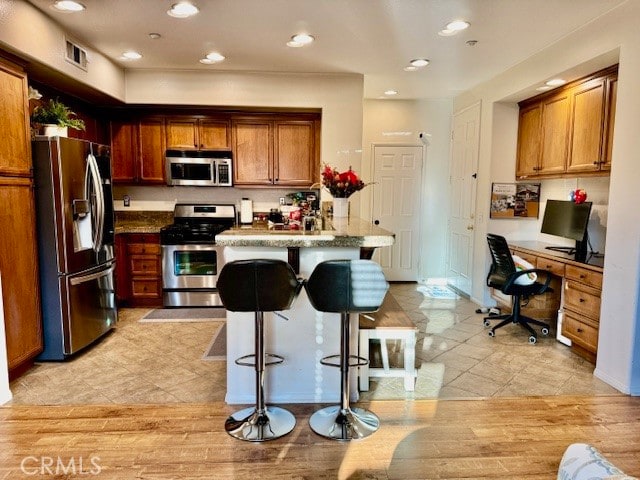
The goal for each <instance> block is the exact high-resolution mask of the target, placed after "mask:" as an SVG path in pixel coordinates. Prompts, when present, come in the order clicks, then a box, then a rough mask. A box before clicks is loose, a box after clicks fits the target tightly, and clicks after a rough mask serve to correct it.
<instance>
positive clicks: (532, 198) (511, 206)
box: [490, 183, 540, 218]
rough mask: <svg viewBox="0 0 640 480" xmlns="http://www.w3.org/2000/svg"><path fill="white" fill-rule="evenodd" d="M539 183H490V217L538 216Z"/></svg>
mask: <svg viewBox="0 0 640 480" xmlns="http://www.w3.org/2000/svg"><path fill="white" fill-rule="evenodd" d="M539 212H540V184H539V183H492V184H491V209H490V217H491V218H538V214H539Z"/></svg>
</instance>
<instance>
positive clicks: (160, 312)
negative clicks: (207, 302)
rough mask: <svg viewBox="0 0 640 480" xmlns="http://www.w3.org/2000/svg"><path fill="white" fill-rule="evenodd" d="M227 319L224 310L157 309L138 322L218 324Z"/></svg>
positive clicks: (207, 308) (206, 308)
mask: <svg viewBox="0 0 640 480" xmlns="http://www.w3.org/2000/svg"><path fill="white" fill-rule="evenodd" d="M226 317H227V311H226V310H225V309H224V308H221V307H220V308H209V307H205V308H157V309H155V310H151V311H150V312H149V313H147V314H146V315H145V316H144V317H142V318H141V319H140V320H139V321H140V322H143V323H145V322H149V323H152V322H219V321H220V320H224V319H225V318H226Z"/></svg>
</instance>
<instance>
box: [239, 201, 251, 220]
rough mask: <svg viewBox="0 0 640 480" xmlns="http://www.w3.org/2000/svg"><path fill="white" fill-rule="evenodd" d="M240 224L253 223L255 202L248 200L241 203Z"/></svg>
mask: <svg viewBox="0 0 640 480" xmlns="http://www.w3.org/2000/svg"><path fill="white" fill-rule="evenodd" d="M240 223H244V224H249V223H253V202H252V201H251V200H249V199H248V198H243V199H242V200H241V201H240Z"/></svg>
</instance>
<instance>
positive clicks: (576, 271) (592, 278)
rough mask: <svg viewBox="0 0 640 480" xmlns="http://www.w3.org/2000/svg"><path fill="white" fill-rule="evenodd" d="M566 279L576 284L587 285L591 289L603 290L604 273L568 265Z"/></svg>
mask: <svg viewBox="0 0 640 480" xmlns="http://www.w3.org/2000/svg"><path fill="white" fill-rule="evenodd" d="M566 277H567V278H568V279H570V280H575V281H576V282H580V283H585V284H587V285H589V286H590V287H593V288H597V289H598V290H602V273H600V272H594V271H593V270H587V269H585V268H580V267H576V266H574V265H567V268H566Z"/></svg>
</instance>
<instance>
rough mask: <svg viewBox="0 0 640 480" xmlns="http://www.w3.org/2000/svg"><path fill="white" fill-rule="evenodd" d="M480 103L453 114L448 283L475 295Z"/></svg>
mask: <svg viewBox="0 0 640 480" xmlns="http://www.w3.org/2000/svg"><path fill="white" fill-rule="evenodd" d="M479 145H480V103H477V104H475V105H473V106H471V107H469V108H467V109H465V110H463V111H461V112H459V113H457V114H455V115H454V117H453V132H452V148H451V170H450V182H451V202H450V208H451V210H450V212H451V213H450V218H449V232H448V233H449V235H448V237H449V238H448V245H447V283H448V284H449V285H451V286H453V287H455V288H457V289H458V290H460V291H461V292H463V293H466V294H468V295H471V287H472V285H471V281H472V268H473V229H474V213H475V211H476V172H477V169H478V151H479Z"/></svg>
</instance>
